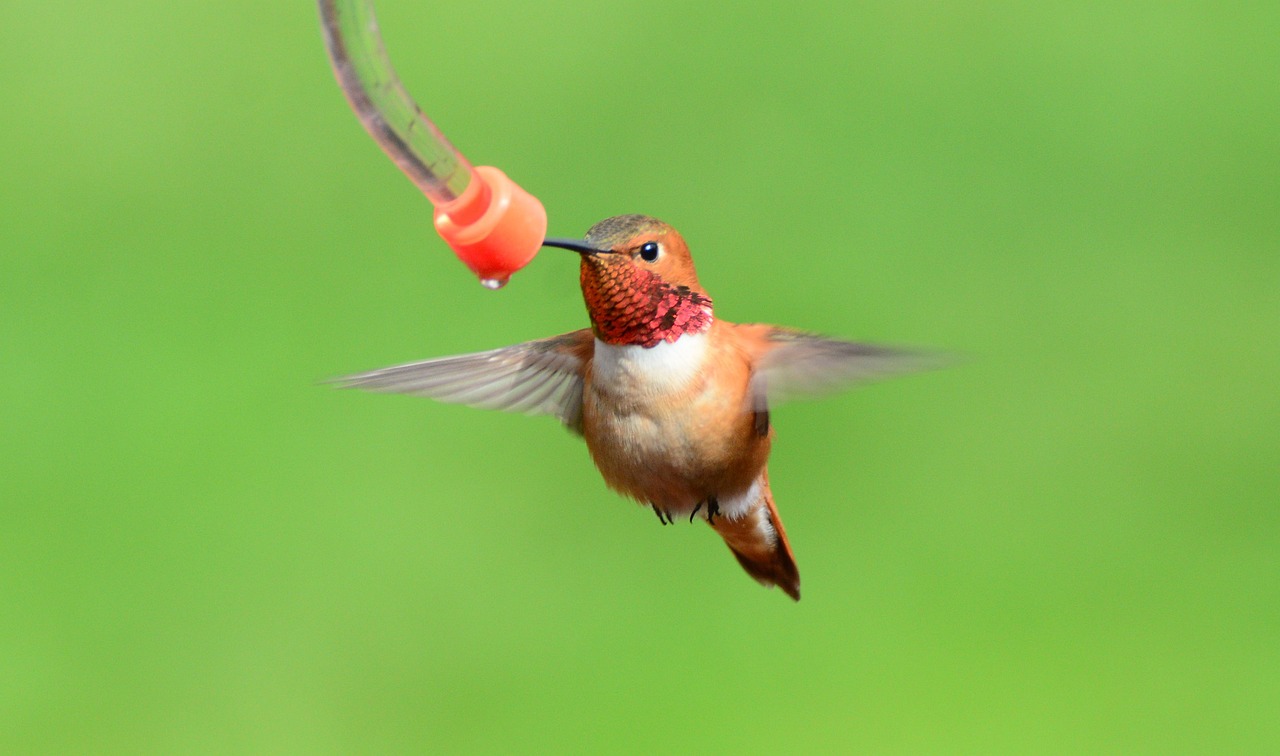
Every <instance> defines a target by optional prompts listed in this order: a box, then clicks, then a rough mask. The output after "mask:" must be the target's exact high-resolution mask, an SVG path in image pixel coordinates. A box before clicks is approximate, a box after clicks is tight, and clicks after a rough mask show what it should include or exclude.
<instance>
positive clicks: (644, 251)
mask: <svg viewBox="0 0 1280 756" xmlns="http://www.w3.org/2000/svg"><path fill="white" fill-rule="evenodd" d="M660 249H661V248H660V247H659V246H658V243H657V242H645V243H644V246H642V247H640V259H641V260H644V261H645V262H653V261H654V260H657V259H658V252H659V250H660Z"/></svg>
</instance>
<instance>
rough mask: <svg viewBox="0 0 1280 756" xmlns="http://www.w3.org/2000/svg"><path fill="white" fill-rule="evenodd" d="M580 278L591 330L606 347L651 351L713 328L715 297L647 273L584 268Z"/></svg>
mask: <svg viewBox="0 0 1280 756" xmlns="http://www.w3.org/2000/svg"><path fill="white" fill-rule="evenodd" d="M581 278H582V296H583V299H585V300H586V302H587V311H588V312H589V313H590V315H591V327H592V330H593V331H594V332H595V335H596V337H597V338H599V339H600V340H601V341H603V342H605V343H608V344H632V345H636V346H642V347H652V346H656V345H658V344H660V343H662V342H664V341H675V340H676V339H678V338H680V337H681V336H682V335H684V334H686V333H701V332H702V331H705V330H706V329H708V328H710V327H711V320H712V317H711V297H708V296H707V295H706V294H703V293H701V292H697V291H694V290H693V289H690V288H689V287H688V286H673V285H671V284H669V283H667V282H666V281H663V280H662V279H661V278H660V277H658V276H657V275H656V274H654V273H651V272H649V271H647V270H639V269H636V268H634V267H631V266H629V265H628V266H616V267H614V266H608V267H604V266H601V267H595V266H592V265H591V264H590V263H586V264H584V265H583V266H582V275H581ZM622 279H629V280H622Z"/></svg>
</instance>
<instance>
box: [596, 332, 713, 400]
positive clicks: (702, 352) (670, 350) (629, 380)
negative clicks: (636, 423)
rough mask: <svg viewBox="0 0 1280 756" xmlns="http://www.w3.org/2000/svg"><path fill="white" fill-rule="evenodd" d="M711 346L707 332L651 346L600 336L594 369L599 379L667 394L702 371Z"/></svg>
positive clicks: (621, 385)
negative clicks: (608, 340)
mask: <svg viewBox="0 0 1280 756" xmlns="http://www.w3.org/2000/svg"><path fill="white" fill-rule="evenodd" d="M707 346H708V344H707V334H705V333H686V334H685V335H683V336H681V337H680V338H678V339H676V340H675V341H663V342H661V343H659V344H657V345H656V346H652V347H649V348H648V349H646V348H644V347H642V346H635V345H630V344H627V345H616V344H606V343H605V342H603V341H601V340H600V339H596V351H595V357H594V358H593V360H592V366H593V367H592V369H593V370H594V371H595V374H596V379H597V382H598V383H603V384H605V385H609V386H619V387H626V388H627V390H630V391H638V392H643V393H648V394H665V393H667V392H670V391H679V390H680V389H682V388H684V387H685V386H686V385H687V384H688V383H689V381H690V380H691V379H692V378H693V377H694V376H695V375H697V374H698V371H699V370H701V369H702V365H703V363H704V362H705V361H706V358H707Z"/></svg>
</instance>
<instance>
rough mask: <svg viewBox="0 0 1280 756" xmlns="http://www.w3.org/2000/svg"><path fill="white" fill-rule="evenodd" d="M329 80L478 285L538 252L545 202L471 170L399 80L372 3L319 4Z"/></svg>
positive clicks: (497, 175) (484, 170)
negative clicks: (431, 212)
mask: <svg viewBox="0 0 1280 756" xmlns="http://www.w3.org/2000/svg"><path fill="white" fill-rule="evenodd" d="M319 6H320V20H321V23H322V26H323V27H324V36H325V46H326V47H327V48H328V50H329V60H330V62H331V63H332V64H333V72H334V75H335V76H337V78H338V84H339V86H341V87H342V92H343V94H345V95H346V97H347V101H348V102H349V103H351V108H352V109H353V110H355V112H356V115H357V116H358V117H359V118H360V122H361V123H362V124H364V128H365V130H366V131H368V132H369V135H370V136H372V137H373V139H374V141H375V142H377V143H378V146H380V147H381V148H382V151H383V152H385V153H387V157H389V158H391V160H392V161H393V162H394V163H395V164H396V165H397V166H399V167H400V170H402V171H404V174H405V175H406V176H408V177H409V180H410V181H412V182H413V183H414V184H415V185H417V187H418V188H419V189H420V190H422V193H423V194H425V195H426V196H427V199H429V200H431V204H432V205H434V206H435V225H436V231H437V232H439V234H440V236H441V237H443V238H444V240H445V242H447V243H448V244H449V246H450V247H452V248H453V251H454V252H455V253H457V255H458V258H459V259H460V260H462V262H463V263H465V264H466V266H467V267H468V268H470V269H471V270H472V271H473V272H474V273H475V274H476V275H477V276H479V277H480V280H481V283H483V284H484V285H485V286H487V287H489V288H491V289H497V288H501V287H502V286H503V285H504V284H506V282H507V279H508V278H510V277H511V274H512V273H514V272H516V271H517V270H519V269H520V268H522V267H524V266H525V265H526V264H528V262H529V261H530V260H532V259H533V256H534V255H535V254H536V253H537V252H538V249H539V247H540V246H541V244H542V240H543V237H544V236H545V235H546V232H547V213H546V210H545V209H543V207H542V203H541V202H539V201H538V200H537V198H535V197H534V196H533V195H531V194H529V193H528V192H526V191H525V190H523V189H521V188H520V187H519V186H518V185H517V184H516V183H515V182H514V181H512V180H511V179H509V178H507V176H506V174H504V173H503V172H502V171H500V170H498V169H497V168H490V167H487V166H479V167H473V166H472V165H471V163H469V162H467V159H466V158H465V157H463V156H462V153H460V152H458V150H457V149H456V148H454V146H453V145H452V144H450V143H449V140H448V139H446V138H445V136H444V134H442V133H440V129H438V128H436V126H435V124H433V123H432V122H431V121H430V120H429V119H428V118H427V117H426V115H424V114H423V112H422V110H421V109H420V108H419V107H418V106H417V104H416V103H414V101H413V98H412V97H410V96H409V93H408V92H406V91H405V89H404V86H403V85H401V84H400V79H399V78H397V77H396V72H395V69H393V68H392V67H391V60H390V59H389V58H388V57H387V50H386V47H385V46H384V45H383V44H382V35H381V34H380V33H379V31H378V21H377V19H376V18H375V17H374V15H373V2H372V0H319Z"/></svg>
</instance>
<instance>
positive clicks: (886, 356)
mask: <svg viewBox="0 0 1280 756" xmlns="http://www.w3.org/2000/svg"><path fill="white" fill-rule="evenodd" d="M543 244H544V246H550V247H560V248H564V249H568V250H572V251H574V252H577V253H578V255H579V256H580V258H581V265H580V274H579V277H580V281H581V284H582V295H583V298H584V299H585V300H586V305H587V313H588V314H589V315H590V318H591V327H590V328H584V329H582V330H579V331H573V332H570V333H566V334H563V335H560V336H552V337H551V338H547V339H539V340H537V341H529V342H526V343H523V344H516V345H514V346H509V347H504V348H502V349H494V350H491V351H487V352H478V353H475V354H464V355H459V356H456V357H443V358H439V359H433V360H427V361H425V362H415V363H411V364H408V365H400V366H397V367H389V368H383V369H381V370H374V371H372V372H368V373H361V374H358V375H352V376H348V377H346V378H340V379H338V380H337V381H336V383H337V384H338V385H340V386H342V387H346V388H359V389H364V390H367V391H379V392H387V393H395V394H413V395H418V396H428V397H432V398H434V399H438V400H440V401H444V402H453V403H458V404H467V405H471V406H474V407H481V408H485V409H497V410H505V411H509V412H524V413H527V414H546V415H555V416H556V417H558V418H559V419H560V421H561V422H562V423H564V425H565V426H566V427H567V428H569V430H570V431H572V432H574V433H576V434H578V435H580V436H582V438H583V439H584V440H585V441H586V443H587V450H588V451H589V452H590V453H591V458H592V460H593V461H594V462H595V464H596V467H597V468H599V470H600V474H601V475H602V476H603V477H604V480H605V483H607V484H608V485H609V487H610V488H612V489H614V490H615V491H618V492H619V493H622V494H624V495H626V496H629V497H631V498H633V499H635V500H637V501H639V502H640V503H641V504H644V505H647V506H649V507H651V508H652V509H653V511H654V512H655V513H656V514H657V516H658V519H659V521H661V522H662V523H663V524H664V525H665V524H668V523H671V522H674V521H675V520H677V519H681V518H688V520H689V521H690V522H692V521H693V519H694V518H695V517H698V518H701V519H703V520H705V521H706V522H707V523H708V524H710V525H711V527H712V528H714V529H715V531H716V532H717V533H719V534H720V536H721V537H722V538H724V540H725V543H726V544H728V546H729V550H730V551H732V552H733V555H734V556H735V557H737V559H738V562H739V563H740V564H741V565H742V567H743V569H745V570H746V571H747V573H748V574H749V575H751V577H753V578H755V579H756V580H758V581H759V582H760V583H762V584H764V585H766V586H774V585H776V586H778V587H779V588H781V589H782V590H783V591H784V592H785V593H786V594H787V595H788V596H790V597H791V598H792V599H795V600H797V601H798V600H799V599H800V574H799V572H798V570H797V569H796V562H795V558H794V556H793V555H792V552H791V545H790V543H789V542H788V541H787V534H786V531H785V530H783V527H782V520H781V518H780V517H779V516H778V509H777V507H776V506H775V505H774V501H773V492H772V491H771V490H770V488H769V475H768V471H767V469H766V462H767V461H768V459H769V450H770V447H771V445H772V443H773V438H774V431H773V427H772V425H771V423H770V421H769V410H770V409H771V408H772V407H774V406H776V405H777V404H778V403H779V402H780V401H782V400H784V399H788V398H791V397H796V396H803V395H812V394H818V393H822V392H824V391H828V390H831V389H835V388H839V387H841V386H843V385H848V384H851V383H856V382H859V381H864V380H869V379H872V378H878V377H883V376H887V375H891V374H896V373H903V372H908V371H911V370H915V369H919V368H923V367H927V366H928V364H927V363H928V362H929V361H930V360H929V358H927V357H926V356H925V355H923V354H919V353H912V352H906V351H902V350H898V349H890V348H887V347H881V346H873V345H869V344H857V343H852V342H847V341H837V340H832V339H827V338H824V337H821V336H817V335H814V334H810V333H804V332H802V331H795V330H791V329H787V328H780V327H777V326H772V325H760V324H742V323H730V322H728V321H725V320H721V319H719V318H717V317H715V315H714V311H713V309H712V305H711V297H710V296H708V295H707V292H706V290H705V289H703V288H702V286H701V284H699V283H698V276H697V273H696V272H695V271H694V266H693V258H692V257H691V256H690V254H689V247H688V246H687V245H686V244H685V241H684V239H683V238H682V237H681V236H680V234H679V233H678V232H677V231H676V230H675V229H674V228H672V227H671V226H669V225H667V224H666V223H663V222H662V221H659V220H657V219H656V218H651V217H648V216H645V215H621V216H617V217H614V218H608V219H606V220H603V221H600V222H599V223H597V224H595V225H594V226H592V227H591V229H590V230H589V231H587V234H586V237H585V239H583V240H575V239H547V240H546V241H545V242H544V243H543Z"/></svg>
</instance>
